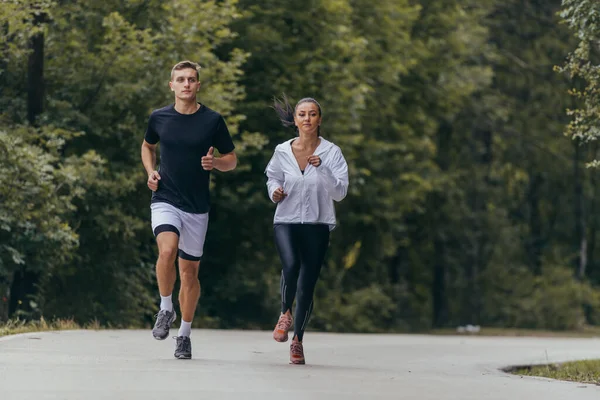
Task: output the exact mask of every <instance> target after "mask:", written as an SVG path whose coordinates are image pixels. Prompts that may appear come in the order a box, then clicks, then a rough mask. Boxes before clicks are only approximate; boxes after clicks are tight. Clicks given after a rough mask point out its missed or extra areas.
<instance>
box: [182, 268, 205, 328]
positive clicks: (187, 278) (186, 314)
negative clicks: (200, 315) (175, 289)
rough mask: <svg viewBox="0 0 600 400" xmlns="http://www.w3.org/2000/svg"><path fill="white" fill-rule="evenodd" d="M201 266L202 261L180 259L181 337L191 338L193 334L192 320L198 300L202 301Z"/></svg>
mask: <svg viewBox="0 0 600 400" xmlns="http://www.w3.org/2000/svg"><path fill="white" fill-rule="evenodd" d="M199 266H200V261H190V260H184V259H183V258H179V278H180V279H181V289H180V290H179V304H180V305H181V327H180V328H179V336H190V333H191V327H192V326H191V325H192V320H193V319H194V314H195V312H196V306H197V305H198V300H200V280H199V279H198V269H199ZM184 324H185V325H184Z"/></svg>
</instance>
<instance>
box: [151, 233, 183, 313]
mask: <svg viewBox="0 0 600 400" xmlns="http://www.w3.org/2000/svg"><path fill="white" fill-rule="evenodd" d="M178 242H179V236H177V234H176V233H174V232H162V233H160V234H159V235H158V236H157V237H156V243H157V244H158V260H157V261H156V280H157V281H158V291H159V292H160V296H161V298H165V297H168V298H170V297H171V294H172V293H173V288H174V287H175V279H176V278H177V273H176V271H175V258H177V246H178ZM167 301H168V300H167ZM161 303H165V299H163V301H162V302H161ZM161 309H167V310H168V311H173V303H172V302H171V304H170V307H169V304H161Z"/></svg>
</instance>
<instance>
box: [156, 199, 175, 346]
mask: <svg viewBox="0 0 600 400" xmlns="http://www.w3.org/2000/svg"><path fill="white" fill-rule="evenodd" d="M151 210H152V230H153V232H154V235H155V236H156V243H157V245H158V260H157V261H156V280H157V282H158V290H159V292H160V298H161V301H160V311H159V312H158V314H157V315H156V322H155V324H154V328H153V329H152V335H153V336H154V338H155V339H158V340H164V339H166V338H167V336H168V335H169V330H170V328H171V325H172V324H173V322H174V321H175V318H176V317H177V315H176V313H175V310H173V300H172V297H171V296H172V293H173V287H174V286H175V279H176V271H175V259H176V258H177V251H178V245H179V231H180V227H181V222H180V219H179V216H178V214H177V210H176V209H175V208H174V207H173V206H171V205H170V204H166V203H155V204H152V205H151Z"/></svg>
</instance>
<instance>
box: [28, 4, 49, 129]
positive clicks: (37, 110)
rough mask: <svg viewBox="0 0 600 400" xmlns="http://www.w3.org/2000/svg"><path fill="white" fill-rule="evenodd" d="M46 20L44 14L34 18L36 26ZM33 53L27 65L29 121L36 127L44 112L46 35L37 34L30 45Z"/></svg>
mask: <svg viewBox="0 0 600 400" xmlns="http://www.w3.org/2000/svg"><path fill="white" fill-rule="evenodd" d="M45 20H46V16H45V15H44V14H37V15H35V16H34V23H35V24H36V25H40V24H42V22H44V21H45ZM29 46H30V49H31V53H30V55H29V60H28V64H27V120H28V121H29V123H30V124H31V125H36V119H37V117H38V116H39V115H40V114H41V113H42V112H43V111H44V95H45V91H44V34H43V32H37V33H35V34H34V35H33V36H32V37H31V40H30V43H29Z"/></svg>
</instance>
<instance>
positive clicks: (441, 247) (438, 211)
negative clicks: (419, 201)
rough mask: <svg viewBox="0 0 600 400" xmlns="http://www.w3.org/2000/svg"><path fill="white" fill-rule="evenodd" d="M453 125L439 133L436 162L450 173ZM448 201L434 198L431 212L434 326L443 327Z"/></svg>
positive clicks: (440, 196) (444, 126)
mask: <svg viewBox="0 0 600 400" xmlns="http://www.w3.org/2000/svg"><path fill="white" fill-rule="evenodd" d="M451 136H452V125H450V124H449V123H447V122H445V121H442V122H441V124H440V127H439V128H438V132H437V157H436V161H437V164H438V166H439V167H440V170H441V171H444V172H445V171H448V167H449V165H450V153H449V149H450V143H451V140H450V139H451ZM445 203H446V199H445V198H444V195H443V194H442V193H434V194H433V196H432V201H431V202H430V205H431V208H430V210H431V212H432V213H433V221H432V222H433V223H432V224H431V226H432V228H433V231H432V237H433V247H434V254H433V284H432V288H431V291H432V297H433V326H434V327H436V328H439V327H443V326H444V325H446V323H447V322H448V320H449V312H448V310H449V308H448V298H447V294H446V275H447V271H446V263H447V261H446V238H445V235H444V231H445V230H446V228H447V225H448V224H447V218H446V215H445V214H444V213H445V210H444V208H445V207H444V205H445Z"/></svg>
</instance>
